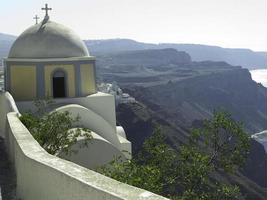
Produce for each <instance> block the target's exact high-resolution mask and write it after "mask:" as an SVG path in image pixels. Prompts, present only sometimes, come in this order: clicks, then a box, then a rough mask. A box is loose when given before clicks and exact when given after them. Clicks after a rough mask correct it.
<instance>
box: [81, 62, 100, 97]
mask: <svg viewBox="0 0 267 200" xmlns="http://www.w3.org/2000/svg"><path fill="white" fill-rule="evenodd" d="M80 73H81V93H82V96H86V95H89V94H93V93H95V92H96V85H95V72H94V65H93V64H81V66H80Z"/></svg>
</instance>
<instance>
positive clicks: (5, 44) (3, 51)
mask: <svg viewBox="0 0 267 200" xmlns="http://www.w3.org/2000/svg"><path fill="white" fill-rule="evenodd" d="M15 39H16V37H15V36H13V35H8V34H3V33H0V60H1V59H2V58H3V57H6V56H7V54H8V52H9V49H10V47H11V45H12V43H13V42H14V41H15ZM1 65H2V62H0V66H1ZM0 70H1V68H0Z"/></svg>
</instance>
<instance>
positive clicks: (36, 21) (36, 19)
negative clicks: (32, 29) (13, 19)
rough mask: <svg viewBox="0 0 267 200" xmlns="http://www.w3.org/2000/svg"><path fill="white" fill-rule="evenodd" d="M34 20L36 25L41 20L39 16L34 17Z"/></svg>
mask: <svg viewBox="0 0 267 200" xmlns="http://www.w3.org/2000/svg"><path fill="white" fill-rule="evenodd" d="M33 19H35V24H38V19H40V18H39V17H38V15H35V17H34V18H33Z"/></svg>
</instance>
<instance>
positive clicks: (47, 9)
mask: <svg viewBox="0 0 267 200" xmlns="http://www.w3.org/2000/svg"><path fill="white" fill-rule="evenodd" d="M42 10H45V18H49V16H48V11H49V10H52V8H48V4H47V3H46V4H45V7H44V8H42Z"/></svg>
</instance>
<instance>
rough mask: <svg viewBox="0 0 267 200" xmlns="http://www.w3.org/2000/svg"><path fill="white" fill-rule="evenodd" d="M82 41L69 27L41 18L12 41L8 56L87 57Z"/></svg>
mask: <svg viewBox="0 0 267 200" xmlns="http://www.w3.org/2000/svg"><path fill="white" fill-rule="evenodd" d="M87 56H89V53H88V50H87V48H86V46H85V44H84V42H83V41H82V40H81V39H80V37H79V36H77V35H76V34H75V33H74V32H73V31H72V30H70V29H69V28H67V27H65V26H63V25H61V24H58V23H56V22H52V21H50V20H48V21H46V20H43V21H42V22H41V23H39V24H36V25H34V26H31V27H30V28H28V29H27V30H25V31H24V32H23V33H22V34H21V35H20V36H19V37H18V38H17V40H16V41H15V42H14V44H13V46H12V47H11V49H10V52H9V55H8V58H33V59H34V58H70V57H87Z"/></svg>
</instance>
